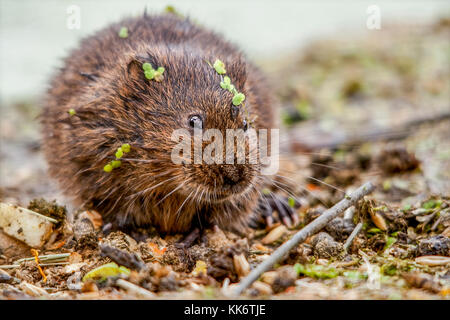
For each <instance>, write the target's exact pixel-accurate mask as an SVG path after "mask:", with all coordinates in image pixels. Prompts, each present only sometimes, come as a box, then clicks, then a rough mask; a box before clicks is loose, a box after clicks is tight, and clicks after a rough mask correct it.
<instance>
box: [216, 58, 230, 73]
mask: <svg viewBox="0 0 450 320" xmlns="http://www.w3.org/2000/svg"><path fill="white" fill-rule="evenodd" d="M213 67H214V69H215V70H216V72H217V73H218V74H225V73H227V70H226V69H225V64H224V63H223V62H222V61H220V60H219V59H217V60H216V61H214V64H213Z"/></svg>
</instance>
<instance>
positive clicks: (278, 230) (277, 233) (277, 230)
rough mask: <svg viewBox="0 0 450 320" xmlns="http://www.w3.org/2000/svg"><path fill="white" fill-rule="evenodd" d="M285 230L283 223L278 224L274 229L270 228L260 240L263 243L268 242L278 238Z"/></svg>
mask: <svg viewBox="0 0 450 320" xmlns="http://www.w3.org/2000/svg"><path fill="white" fill-rule="evenodd" d="M286 231H287V228H286V227H285V226H284V225H280V226H278V227H276V228H274V229H272V230H271V231H270V232H269V233H268V234H267V235H266V236H265V237H264V238H263V239H262V240H261V242H262V243H263V244H270V243H272V242H275V241H277V240H278V239H280V238H281V237H282V236H283V235H284V234H285V233H286Z"/></svg>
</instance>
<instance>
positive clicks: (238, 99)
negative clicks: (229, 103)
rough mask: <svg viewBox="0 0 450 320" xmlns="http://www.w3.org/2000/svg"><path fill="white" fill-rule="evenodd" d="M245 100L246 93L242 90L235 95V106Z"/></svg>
mask: <svg viewBox="0 0 450 320" xmlns="http://www.w3.org/2000/svg"><path fill="white" fill-rule="evenodd" d="M244 100H245V95H244V94H243V93H241V92H239V93H237V94H235V95H234V97H233V104H234V105H235V106H238V105H240V104H241V103H242V102H243V101H244Z"/></svg>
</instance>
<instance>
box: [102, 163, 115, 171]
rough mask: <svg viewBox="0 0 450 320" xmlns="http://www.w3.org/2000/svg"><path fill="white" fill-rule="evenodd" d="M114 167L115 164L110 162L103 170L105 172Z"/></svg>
mask: <svg viewBox="0 0 450 320" xmlns="http://www.w3.org/2000/svg"><path fill="white" fill-rule="evenodd" d="M112 169H113V166H112V165H111V164H110V163H108V164H107V165H106V166H104V167H103V170H104V171H105V172H111V171H112Z"/></svg>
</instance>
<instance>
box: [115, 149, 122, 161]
mask: <svg viewBox="0 0 450 320" xmlns="http://www.w3.org/2000/svg"><path fill="white" fill-rule="evenodd" d="M115 156H116V159H120V158H122V157H123V151H122V148H117V151H116V154H115Z"/></svg>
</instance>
